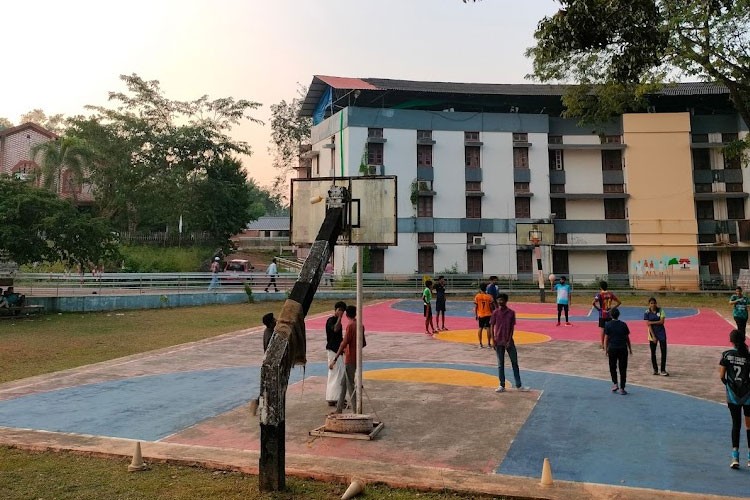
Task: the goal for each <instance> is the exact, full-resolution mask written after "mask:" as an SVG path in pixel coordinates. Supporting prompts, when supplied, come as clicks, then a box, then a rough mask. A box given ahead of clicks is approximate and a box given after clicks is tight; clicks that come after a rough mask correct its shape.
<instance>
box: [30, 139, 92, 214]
mask: <svg viewBox="0 0 750 500" xmlns="http://www.w3.org/2000/svg"><path fill="white" fill-rule="evenodd" d="M31 157H32V158H33V159H34V161H36V162H37V163H38V164H39V166H40V168H41V172H40V175H41V180H42V184H43V185H44V187H45V188H47V189H53V190H54V191H55V192H56V193H57V194H58V195H59V194H62V192H63V191H64V189H63V185H62V177H63V172H64V171H68V172H69V173H70V175H71V180H72V182H73V183H74V184H75V185H76V186H81V185H82V184H83V183H84V180H85V175H86V171H87V169H88V167H89V165H90V164H91V158H92V153H91V150H90V149H89V148H88V146H87V145H86V142H85V141H83V140H81V139H79V138H78V137H75V136H63V137H59V138H57V139H55V140H53V141H47V142H42V143H39V144H37V145H36V146H34V147H33V148H32V149H31ZM71 193H72V195H73V199H75V196H76V190H75V189H73V190H71Z"/></svg>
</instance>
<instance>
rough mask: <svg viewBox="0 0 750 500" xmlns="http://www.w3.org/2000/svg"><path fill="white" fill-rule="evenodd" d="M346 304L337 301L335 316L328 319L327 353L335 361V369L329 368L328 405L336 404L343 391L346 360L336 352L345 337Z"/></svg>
mask: <svg viewBox="0 0 750 500" xmlns="http://www.w3.org/2000/svg"><path fill="white" fill-rule="evenodd" d="M345 311H346V304H345V303H344V302H341V301H339V302H336V304H335V305H334V306H333V316H331V317H330V318H328V320H327V321H326V353H327V354H328V364H329V365H330V364H331V363H334V366H333V369H332V370H328V383H327V384H326V401H328V406H336V401H337V400H338V399H339V392H341V381H342V380H343V379H344V375H345V374H346V370H345V368H344V360H343V359H336V353H337V352H338V350H339V346H340V345H341V341H342V340H343V338H344V334H343V328H342V326H341V319H342V318H343V317H344V312H345Z"/></svg>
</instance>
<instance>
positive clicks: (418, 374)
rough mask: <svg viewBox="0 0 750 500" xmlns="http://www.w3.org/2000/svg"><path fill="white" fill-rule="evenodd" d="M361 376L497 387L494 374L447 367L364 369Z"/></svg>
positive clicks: (374, 378) (427, 382)
mask: <svg viewBox="0 0 750 500" xmlns="http://www.w3.org/2000/svg"><path fill="white" fill-rule="evenodd" d="M363 376H364V378H365V379H366V380H388V381H394V382H422V383H425V384H443V385H459V386H463V387H497V377H495V376H492V375H487V374H486V373H476V372H470V371H466V370H452V369H449V368H388V369H384V370H373V371H366V372H364V374H363Z"/></svg>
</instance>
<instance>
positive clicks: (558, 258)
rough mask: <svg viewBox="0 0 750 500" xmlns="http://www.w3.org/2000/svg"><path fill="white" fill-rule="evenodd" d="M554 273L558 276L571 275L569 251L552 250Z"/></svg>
mask: <svg viewBox="0 0 750 500" xmlns="http://www.w3.org/2000/svg"><path fill="white" fill-rule="evenodd" d="M552 272H553V273H555V274H558V275H560V274H569V273H570V270H569V267H568V251H567V250H552Z"/></svg>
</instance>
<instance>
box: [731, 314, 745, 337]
mask: <svg viewBox="0 0 750 500" xmlns="http://www.w3.org/2000/svg"><path fill="white" fill-rule="evenodd" d="M734 322H735V323H737V330H738V331H739V332H740V333H741V334H742V335H743V336H744V335H745V327H746V326H747V318H738V317H737V316H735V317H734Z"/></svg>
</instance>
